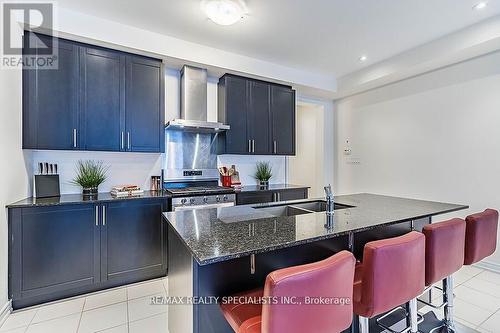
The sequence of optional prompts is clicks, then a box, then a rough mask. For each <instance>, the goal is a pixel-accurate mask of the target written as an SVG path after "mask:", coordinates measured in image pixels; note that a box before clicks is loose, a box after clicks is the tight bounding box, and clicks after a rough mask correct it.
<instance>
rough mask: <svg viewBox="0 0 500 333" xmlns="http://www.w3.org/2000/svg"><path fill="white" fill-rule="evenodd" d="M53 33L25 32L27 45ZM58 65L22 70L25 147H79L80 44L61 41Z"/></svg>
mask: <svg viewBox="0 0 500 333" xmlns="http://www.w3.org/2000/svg"><path fill="white" fill-rule="evenodd" d="M50 38H52V37H48V36H44V35H37V34H33V33H27V32H26V33H25V35H24V42H25V45H26V43H27V42H28V39H31V40H32V41H31V43H32V44H31V45H39V44H40V43H44V41H46V40H48V39H50ZM58 52H59V55H58V57H59V58H58V59H59V66H58V69H24V70H23V115H24V117H23V148H25V149H66V150H69V149H77V148H78V147H79V140H78V102H77V96H78V75H79V68H78V47H77V46H76V45H75V44H73V43H69V42H66V41H63V40H60V41H59V43H58Z"/></svg>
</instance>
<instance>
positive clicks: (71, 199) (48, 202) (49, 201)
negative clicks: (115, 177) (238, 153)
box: [6, 191, 172, 208]
mask: <svg viewBox="0 0 500 333" xmlns="http://www.w3.org/2000/svg"><path fill="white" fill-rule="evenodd" d="M171 197H172V195H171V194H170V193H168V192H166V191H144V193H143V194H141V195H135V196H128V197H115V196H113V195H111V193H109V192H101V193H99V194H98V195H97V198H84V197H83V195H81V194H62V195H61V196H59V197H51V198H34V197H30V198H26V199H23V200H19V201H16V202H14V203H11V204H10V205H7V206H6V208H30V207H45V206H59V205H71V204H89V203H106V202H117V201H124V200H148V199H161V198H165V199H167V198H171Z"/></svg>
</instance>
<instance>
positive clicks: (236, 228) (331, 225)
mask: <svg viewBox="0 0 500 333" xmlns="http://www.w3.org/2000/svg"><path fill="white" fill-rule="evenodd" d="M335 202H336V207H335V209H336V210H335V214H334V215H333V216H328V215H327V214H326V213H325V211H324V209H323V208H324V202H322V201H320V200H318V199H309V200H295V201H288V202H279V203H276V202H274V203H269V204H258V205H246V206H235V207H227V208H221V209H199V210H184V211H178V212H171V213H164V221H165V222H166V223H167V224H168V232H169V236H168V243H169V244H168V246H169V251H168V254H169V260H168V262H169V288H168V289H169V290H168V292H169V296H170V297H172V296H173V297H191V296H193V297H210V296H213V297H222V296H229V295H232V294H235V293H238V292H241V291H245V290H250V289H253V288H258V287H263V286H264V281H265V277H266V276H267V274H269V273H270V272H272V271H274V270H276V269H280V268H284V267H289V266H293V265H300V264H304V263H310V262H314V261H318V260H322V259H325V258H327V257H329V256H331V255H333V254H334V253H336V252H338V251H340V250H344V249H347V250H350V251H352V252H353V253H354V254H355V256H356V257H357V258H358V259H361V257H362V249H363V246H364V244H365V243H366V242H368V241H372V240H376V239H382V238H387V237H393V236H398V235H401V234H404V233H406V232H409V231H410V230H420V229H421V228H422V226H423V225H425V224H427V223H430V222H431V218H432V217H433V216H435V215H439V214H444V213H450V212H454V211H458V210H461V209H466V208H468V207H467V206H464V205H457V204H448V203H440V202H431V201H423V200H413V199H405V198H397V197H389V196H381V195H374V194H366V193H365V194H355V195H345V196H338V197H335ZM168 317H169V330H170V332H176V333H177V332H182V333H184V332H189V333H191V332H196V333H201V332H203V333H212V332H214V333H216V332H217V333H224V332H228V333H229V332H232V329H231V328H230V326H229V325H228V324H227V323H226V321H225V319H224V317H223V315H222V313H221V311H220V310H219V306H218V305H217V304H195V305H192V304H191V305H171V306H169V316H168Z"/></svg>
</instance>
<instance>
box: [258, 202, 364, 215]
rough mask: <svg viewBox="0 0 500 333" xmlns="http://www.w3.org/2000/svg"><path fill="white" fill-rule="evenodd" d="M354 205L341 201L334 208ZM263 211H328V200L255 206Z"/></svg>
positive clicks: (280, 212) (282, 212)
mask: <svg viewBox="0 0 500 333" xmlns="http://www.w3.org/2000/svg"><path fill="white" fill-rule="evenodd" d="M352 207H354V206H348V205H343V204H339V203H335V204H334V208H333V209H334V210H338V209H346V208H352ZM254 208H255V209H259V210H261V211H265V212H266V213H269V214H271V215H274V216H296V215H302V214H311V213H317V212H326V201H324V200H316V201H308V202H301V203H296V204H283V205H273V206H267V207H254Z"/></svg>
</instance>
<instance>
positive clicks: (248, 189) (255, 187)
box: [236, 184, 310, 193]
mask: <svg viewBox="0 0 500 333" xmlns="http://www.w3.org/2000/svg"><path fill="white" fill-rule="evenodd" d="M301 188H310V186H302V185H293V184H269V187H268V188H265V189H263V188H261V187H260V186H259V185H244V186H243V187H242V188H241V189H237V190H236V193H240V192H265V191H280V190H294V189H301Z"/></svg>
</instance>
